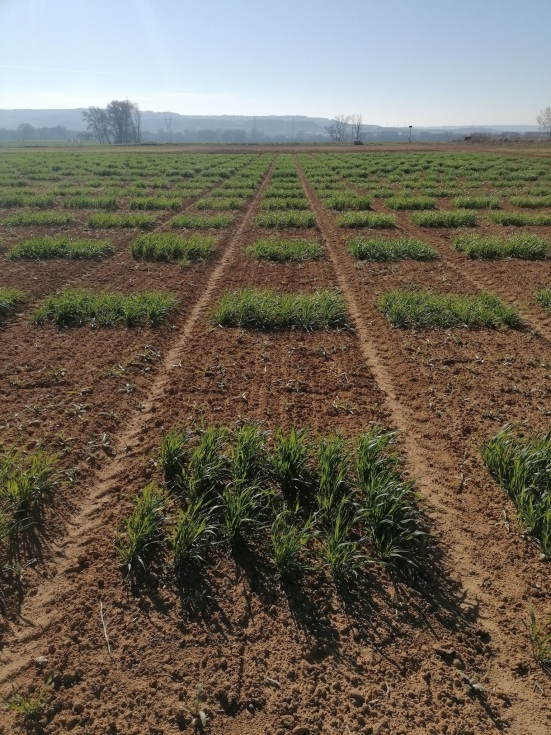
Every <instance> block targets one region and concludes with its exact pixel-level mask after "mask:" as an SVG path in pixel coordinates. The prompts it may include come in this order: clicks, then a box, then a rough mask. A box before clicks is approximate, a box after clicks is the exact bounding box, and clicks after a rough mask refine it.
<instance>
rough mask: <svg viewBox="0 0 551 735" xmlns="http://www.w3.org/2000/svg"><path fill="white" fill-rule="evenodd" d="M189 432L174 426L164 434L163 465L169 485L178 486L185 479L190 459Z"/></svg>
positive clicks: (162, 445)
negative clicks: (185, 469)
mask: <svg viewBox="0 0 551 735" xmlns="http://www.w3.org/2000/svg"><path fill="white" fill-rule="evenodd" d="M189 442H190V436H189V433H188V432H186V431H184V430H181V429H179V428H178V427H173V428H172V429H169V431H167V432H166V434H163V439H162V442H161V467H162V468H163V472H164V476H165V482H166V483H167V486H169V487H178V486H179V485H180V484H181V483H182V481H183V473H184V468H185V466H186V465H187V463H188V461H189V451H190V449H189Z"/></svg>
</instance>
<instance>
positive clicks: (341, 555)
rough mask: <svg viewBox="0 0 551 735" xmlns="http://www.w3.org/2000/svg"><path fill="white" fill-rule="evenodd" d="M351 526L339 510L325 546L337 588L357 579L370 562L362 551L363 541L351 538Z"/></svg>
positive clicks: (325, 555) (328, 564) (324, 549)
mask: <svg viewBox="0 0 551 735" xmlns="http://www.w3.org/2000/svg"><path fill="white" fill-rule="evenodd" d="M351 525H352V523H351V521H350V520H348V521H346V520H345V519H344V517H343V514H342V512H341V509H340V508H339V510H338V512H337V514H336V516H335V518H334V520H333V523H332V525H331V527H330V529H329V532H328V533H327V535H326V537H325V543H324V545H323V556H324V558H325V564H326V566H328V567H329V569H330V571H331V576H332V577H333V581H334V582H335V584H336V585H337V587H344V586H346V584H348V583H349V582H350V581H351V580H352V579H354V578H355V577H357V576H358V574H359V572H360V571H361V569H362V568H363V567H364V566H365V564H366V563H367V561H368V559H367V557H366V555H365V554H364V553H363V551H362V550H361V541H360V540H352V539H351V538H350V531H351Z"/></svg>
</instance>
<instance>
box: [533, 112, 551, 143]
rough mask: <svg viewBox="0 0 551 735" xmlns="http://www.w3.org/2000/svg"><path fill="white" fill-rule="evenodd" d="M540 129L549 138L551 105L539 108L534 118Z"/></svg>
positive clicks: (550, 133)
mask: <svg viewBox="0 0 551 735" xmlns="http://www.w3.org/2000/svg"><path fill="white" fill-rule="evenodd" d="M536 122H537V123H538V125H539V127H540V130H541V132H542V133H544V134H545V135H546V136H547V137H548V138H551V107H546V108H545V110H541V112H540V114H539V115H538V116H537V118H536Z"/></svg>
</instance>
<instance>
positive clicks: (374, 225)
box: [336, 212, 396, 230]
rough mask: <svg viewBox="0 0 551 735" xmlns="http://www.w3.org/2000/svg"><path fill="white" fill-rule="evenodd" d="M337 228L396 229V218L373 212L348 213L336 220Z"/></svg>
mask: <svg viewBox="0 0 551 735" xmlns="http://www.w3.org/2000/svg"><path fill="white" fill-rule="evenodd" d="M336 223H337V227H350V228H354V227H366V228H369V229H372V230H388V229H392V228H393V227H396V216H395V215H393V214H379V213H376V212H374V213H371V212H346V214H341V215H339V216H338V217H337V219H336Z"/></svg>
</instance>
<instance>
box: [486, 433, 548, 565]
mask: <svg viewBox="0 0 551 735" xmlns="http://www.w3.org/2000/svg"><path fill="white" fill-rule="evenodd" d="M480 452H481V454H482V459H483V460H484V464H485V465H486V468H487V469H488V472H489V473H490V474H491V475H492V477H493V479H494V480H495V481H496V482H497V484H498V485H499V486H500V487H501V488H502V489H503V490H504V491H505V492H506V493H507V495H509V497H510V498H511V500H512V501H513V503H514V504H515V506H516V508H517V512H518V520H519V522H520V524H521V526H522V527H523V528H524V529H525V530H526V532H527V533H529V534H530V535H531V536H533V537H534V538H535V539H536V540H537V541H538V542H539V544H540V545H541V549H542V551H543V553H544V554H545V556H546V557H547V558H549V557H550V556H551V493H550V492H549V477H550V476H551V434H549V433H548V434H545V435H544V436H528V437H517V436H515V434H514V431H513V428H512V427H511V426H510V425H507V426H504V427H503V428H502V429H501V430H500V431H499V432H498V433H497V434H496V435H495V436H494V437H493V438H492V439H490V441H489V442H488V443H487V444H483V445H482V446H481V448H480Z"/></svg>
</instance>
